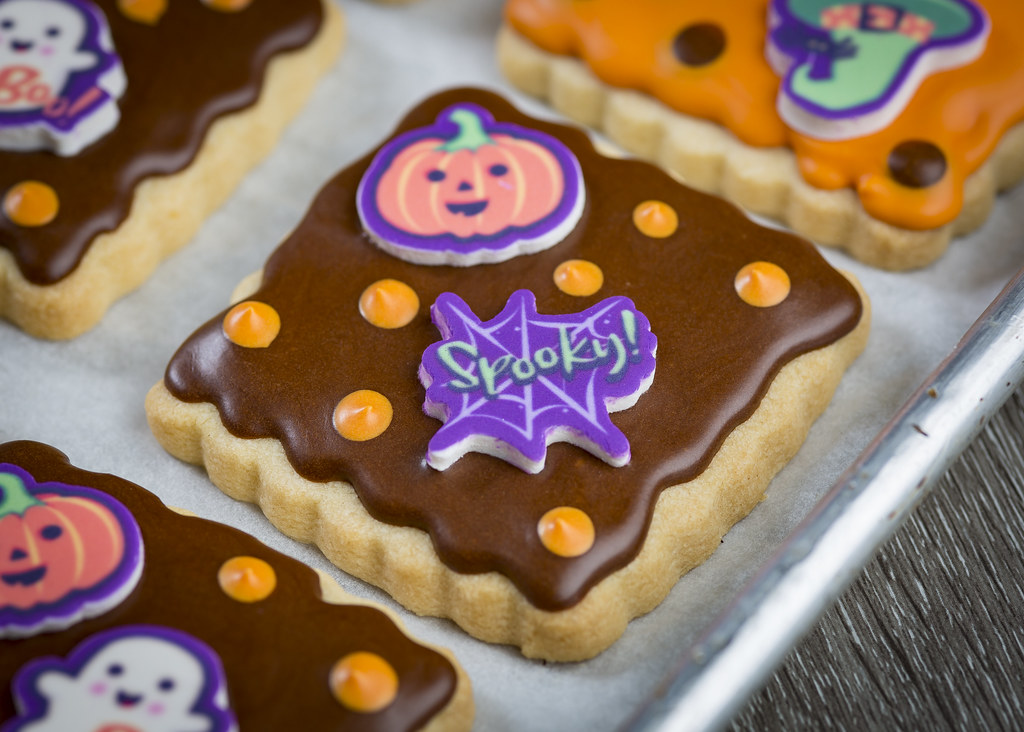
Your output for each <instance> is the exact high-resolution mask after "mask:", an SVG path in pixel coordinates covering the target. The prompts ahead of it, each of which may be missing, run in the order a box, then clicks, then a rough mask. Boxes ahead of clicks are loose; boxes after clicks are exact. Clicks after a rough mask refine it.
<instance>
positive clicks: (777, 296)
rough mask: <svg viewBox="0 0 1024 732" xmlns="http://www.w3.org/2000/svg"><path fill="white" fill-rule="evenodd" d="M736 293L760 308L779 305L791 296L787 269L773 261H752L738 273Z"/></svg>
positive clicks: (744, 300) (748, 302)
mask: <svg viewBox="0 0 1024 732" xmlns="http://www.w3.org/2000/svg"><path fill="white" fill-rule="evenodd" d="M735 284H736V293H737V294H738V295H739V296H740V298H741V299H742V300H743V302H745V303H747V304H748V305H753V306H754V307H758V308H770V307H772V306H773V305H778V304H779V303H780V302H782V301H783V300H785V299H786V298H787V297H788V296H789V290H790V283H789V275H788V274H786V270H784V269H782V267H780V266H778V265H777V264H772V263H771V262H751V263H750V264H748V265H746V266H744V267H743V269H741V270H740V271H739V272H738V273H737V274H736V282H735Z"/></svg>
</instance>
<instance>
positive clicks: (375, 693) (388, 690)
mask: <svg viewBox="0 0 1024 732" xmlns="http://www.w3.org/2000/svg"><path fill="white" fill-rule="evenodd" d="M329 683H330V686H331V693H332V694H334V698H335V699H337V700H338V702H340V703H341V705H342V706H344V707H345V708H346V709H349V710H351V711H353V712H361V713H364V714H371V713H373V712H379V711H381V710H382V709H385V708H386V707H388V706H389V705H390V704H391V702H393V701H394V700H395V696H396V695H397V694H398V674H396V673H395V669H394V668H393V667H392V666H391V664H390V663H388V662H387V661H386V660H384V659H383V658H381V657H380V656H378V655H377V654H376V653H370V652H369V651H356V652H355V653H350V654H348V655H347V656H345V657H344V658H342V659H341V660H339V661H338V662H337V663H336V664H334V666H333V667H332V668H331V674H330V679H329Z"/></svg>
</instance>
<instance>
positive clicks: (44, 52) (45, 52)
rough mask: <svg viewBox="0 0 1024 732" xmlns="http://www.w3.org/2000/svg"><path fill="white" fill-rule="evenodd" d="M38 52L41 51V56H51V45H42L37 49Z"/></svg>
mask: <svg viewBox="0 0 1024 732" xmlns="http://www.w3.org/2000/svg"><path fill="white" fill-rule="evenodd" d="M39 53H41V54H42V55H43V56H52V55H53V46H43V47H42V48H40V49H39Z"/></svg>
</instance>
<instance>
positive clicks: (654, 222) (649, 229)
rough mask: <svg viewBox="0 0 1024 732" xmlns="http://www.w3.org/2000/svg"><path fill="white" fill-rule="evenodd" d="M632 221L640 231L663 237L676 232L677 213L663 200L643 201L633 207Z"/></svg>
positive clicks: (677, 226)
mask: <svg viewBox="0 0 1024 732" xmlns="http://www.w3.org/2000/svg"><path fill="white" fill-rule="evenodd" d="M633 223H634V224H635V225H636V228H638V229H640V233H642V234H646V235H647V236H649V237H652V238H654V239H664V238H665V237H669V236H672V235H673V234H675V233H676V229H678V228H679V215H678V214H677V213H676V210H675V209H674V208H672V207H671V206H669V205H668V204H667V203H665V202H664V201H644V202H643V203H641V204H640V205H638V206H637V207H636V208H635V209H633Z"/></svg>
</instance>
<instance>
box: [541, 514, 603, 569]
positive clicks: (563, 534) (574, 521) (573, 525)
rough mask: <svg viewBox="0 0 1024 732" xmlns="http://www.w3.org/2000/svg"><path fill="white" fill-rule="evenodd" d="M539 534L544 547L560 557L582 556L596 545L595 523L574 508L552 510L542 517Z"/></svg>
mask: <svg viewBox="0 0 1024 732" xmlns="http://www.w3.org/2000/svg"><path fill="white" fill-rule="evenodd" d="M537 533H538V534H540V541H541V543H542V544H543V545H544V547H545V548H546V549H547V550H548V551H549V552H551V553H552V554H557V555H558V556H560V557H578V556H581V555H583V554H586V553H587V552H588V551H590V547H592V546H593V545H594V522H593V521H591V520H590V516H588V515H587V514H586V513H584V512H583V511H581V510H580V509H578V508H573V507H572V506H559V507H558V508H552V509H551V510H550V511H548V512H547V513H546V514H544V515H543V516H541V519H540V521H539V522H538V523H537Z"/></svg>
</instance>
